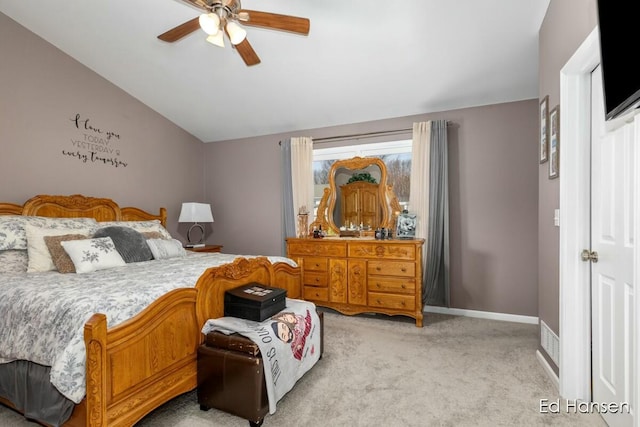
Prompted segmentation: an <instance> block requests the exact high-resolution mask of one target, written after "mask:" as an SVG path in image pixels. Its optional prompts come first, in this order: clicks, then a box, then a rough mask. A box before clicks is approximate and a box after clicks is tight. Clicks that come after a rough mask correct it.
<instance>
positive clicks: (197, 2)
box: [182, 0, 209, 11]
mask: <svg viewBox="0 0 640 427" xmlns="http://www.w3.org/2000/svg"><path fill="white" fill-rule="evenodd" d="M182 1H183V2H185V3H189V4H190V5H192V6H195V7H197V8H198V9H202V10H205V11H208V10H209V5H208V4H207V2H206V1H204V0H182Z"/></svg>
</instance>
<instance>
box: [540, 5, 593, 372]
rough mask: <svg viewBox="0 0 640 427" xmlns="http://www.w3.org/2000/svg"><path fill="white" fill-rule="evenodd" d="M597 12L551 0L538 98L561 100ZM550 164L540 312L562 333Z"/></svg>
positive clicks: (556, 193) (555, 189)
mask: <svg viewBox="0 0 640 427" xmlns="http://www.w3.org/2000/svg"><path fill="white" fill-rule="evenodd" d="M596 11H597V9H596V1H595V0H551V3H550V5H549V9H548V10H547V14H546V16H545V19H544V21H543V23H542V26H541V27H540V33H539V40H540V45H539V48H540V53H539V83H540V84H539V88H540V89H539V90H540V92H539V93H540V95H539V97H540V99H542V98H543V97H544V96H546V95H549V108H553V107H554V106H556V105H558V104H559V103H560V70H561V69H562V67H563V66H564V64H566V62H567V61H568V60H569V58H571V56H572V55H573V53H574V52H575V51H576V50H577V49H578V47H579V46H580V45H581V44H582V42H583V41H584V40H585V38H586V37H587V36H588V35H589V33H591V31H592V30H593V29H594V28H595V26H596V24H597V13H596ZM560 111H561V112H562V107H560ZM560 152H561V153H562V145H561V146H560ZM547 166H548V165H547V164H546V163H545V164H543V165H540V166H539V170H538V181H539V197H538V215H539V219H538V221H539V223H538V228H539V230H540V232H539V236H538V259H539V265H538V277H539V281H538V307H539V309H538V311H539V318H540V320H542V321H544V322H545V323H546V324H547V325H549V327H550V328H551V329H553V330H554V331H555V332H556V333H559V330H560V326H559V324H560V320H559V318H560V314H559V310H560V308H559V298H560V292H559V275H560V267H559V263H558V262H559V228H558V227H555V226H554V225H553V213H554V210H555V209H558V208H559V206H560V180H561V179H562V171H559V178H558V179H554V180H549V178H548V170H547ZM541 351H543V352H544V350H542V349H541ZM550 363H552V364H553V362H551V361H550ZM555 368H556V369H557V367H555Z"/></svg>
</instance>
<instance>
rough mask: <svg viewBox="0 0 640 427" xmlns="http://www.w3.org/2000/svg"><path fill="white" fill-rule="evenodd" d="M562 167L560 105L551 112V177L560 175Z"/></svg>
mask: <svg viewBox="0 0 640 427" xmlns="http://www.w3.org/2000/svg"><path fill="white" fill-rule="evenodd" d="M559 168H560V106H559V105H556V106H555V107H554V108H553V110H551V111H550V112H549V179H554V178H557V177H558V172H559Z"/></svg>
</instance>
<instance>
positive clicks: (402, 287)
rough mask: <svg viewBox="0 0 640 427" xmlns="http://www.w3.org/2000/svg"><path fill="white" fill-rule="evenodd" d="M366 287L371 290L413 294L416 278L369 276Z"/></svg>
mask: <svg viewBox="0 0 640 427" xmlns="http://www.w3.org/2000/svg"><path fill="white" fill-rule="evenodd" d="M367 289H368V290H369V291H370V292H371V291H373V292H391V293H394V294H409V295H415V292H416V280H415V279H413V278H410V279H409V278H407V279H400V278H393V277H384V276H369V280H368V283H367Z"/></svg>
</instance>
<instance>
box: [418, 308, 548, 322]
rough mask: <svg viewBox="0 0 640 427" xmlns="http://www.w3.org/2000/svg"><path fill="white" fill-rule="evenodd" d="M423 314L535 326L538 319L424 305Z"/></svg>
mask: <svg viewBox="0 0 640 427" xmlns="http://www.w3.org/2000/svg"><path fill="white" fill-rule="evenodd" d="M422 311H423V312H424V313H439V314H450V315H452V316H465V317H478V318H481V319H491V320H502V321H505V322H516V323H528V324H531V325H537V324H538V322H539V319H538V318H537V317H535V316H522V315H519V314H507V313H494V312H491V311H478V310H466V309H462V308H447V307H438V306H435V305H425V306H424V308H423V309H422Z"/></svg>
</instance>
